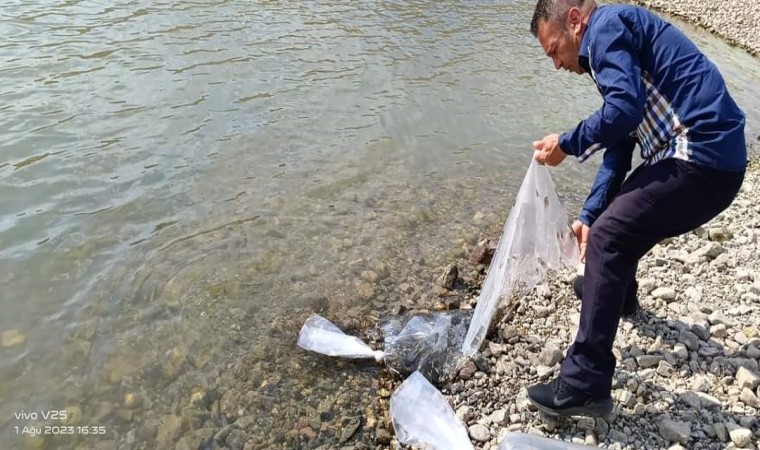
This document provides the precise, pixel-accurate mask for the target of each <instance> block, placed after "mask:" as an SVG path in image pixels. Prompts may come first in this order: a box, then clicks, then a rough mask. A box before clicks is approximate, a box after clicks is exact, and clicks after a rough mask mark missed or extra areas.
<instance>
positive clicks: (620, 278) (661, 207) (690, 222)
mask: <svg viewBox="0 0 760 450" xmlns="http://www.w3.org/2000/svg"><path fill="white" fill-rule="evenodd" d="M743 180H744V172H743V171H742V172H725V171H720V170H715V169H710V168H707V167H704V166H699V165H696V164H693V163H687V162H685V161H680V160H676V159H665V160H663V161H660V162H658V163H655V164H653V165H651V166H640V167H638V168H637V169H636V170H635V171H634V172H633V173H632V174H631V175H630V176H629V177H628V179H627V180H626V181H625V182H624V183H623V186H622V188H621V190H620V193H619V194H618V195H617V197H615V199H614V200H613V201H612V202H611V203H610V205H609V206H608V207H607V209H606V210H605V211H604V213H603V214H602V215H601V216H600V217H599V218H598V219H597V220H596V222H595V223H594V224H593V226H592V227H591V233H590V234H589V238H588V244H587V247H586V270H585V273H584V285H583V300H582V302H581V319H580V325H579V328H578V334H577V335H576V337H575V343H573V345H572V346H571V347H570V349H569V350H568V352H567V357H566V358H565V360H564V362H563V363H562V369H561V372H560V376H561V377H562V378H563V379H564V380H565V381H566V382H568V383H569V384H570V385H572V386H574V387H576V388H578V389H580V390H582V391H585V392H587V393H589V394H591V395H592V396H595V397H604V396H607V395H609V394H610V390H611V384H612V375H613V373H614V371H615V356H614V355H613V354H612V344H613V341H614V340H615V334H616V333H617V328H618V323H619V322H620V315H621V312H622V309H623V303H624V301H625V297H626V292H627V290H628V288H629V285H630V284H631V283H633V281H634V279H635V276H636V269H637V267H638V263H639V259H641V257H643V256H644V255H645V254H646V253H647V252H648V251H649V250H650V249H651V248H652V247H654V246H655V244H657V243H658V242H659V241H661V240H662V239H664V238H667V237H674V236H678V235H680V234H683V233H686V232H688V231H691V230H693V229H694V228H696V227H698V226H700V225H702V224H704V223H706V222H708V221H709V220H710V219H712V218H713V217H715V216H716V215H718V214H719V213H720V212H721V211H723V210H724V209H726V208H727V207H728V206H729V205H730V204H731V202H732V201H733V199H734V197H736V194H737V193H738V192H739V188H740V187H741V184H742V181H743Z"/></svg>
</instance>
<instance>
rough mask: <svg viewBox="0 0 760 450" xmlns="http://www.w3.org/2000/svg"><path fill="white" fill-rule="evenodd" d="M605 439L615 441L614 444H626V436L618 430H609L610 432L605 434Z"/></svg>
mask: <svg viewBox="0 0 760 450" xmlns="http://www.w3.org/2000/svg"><path fill="white" fill-rule="evenodd" d="M607 437H608V438H610V440H612V441H615V442H620V443H622V444H627V443H628V435H626V434H625V433H623V432H622V431H619V430H614V429H613V430H610V432H609V433H607Z"/></svg>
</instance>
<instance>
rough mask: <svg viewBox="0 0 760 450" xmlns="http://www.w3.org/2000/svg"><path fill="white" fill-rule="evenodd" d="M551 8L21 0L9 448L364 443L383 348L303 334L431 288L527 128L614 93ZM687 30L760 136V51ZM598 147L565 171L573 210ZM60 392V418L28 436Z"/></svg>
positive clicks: (6, 71)
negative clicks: (587, 64)
mask: <svg viewBox="0 0 760 450" xmlns="http://www.w3.org/2000/svg"><path fill="white" fill-rule="evenodd" d="M532 4H533V1H527V0H516V1H512V2H491V1H477V2H451V1H430V0H417V1H405V2H394V1H385V2H382V1H381V2H376V1H368V2H359V3H356V4H350V3H347V2H338V1H334V0H328V1H323V2H285V1H278V0H253V1H241V0H227V1H213V2H212V1H207V0H196V1H179V0H176V1H161V0H153V1H149V0H124V1H120V2H91V1H76V0H66V1H43V0H25V1H18V0H10V1H8V2H5V3H4V5H3V9H2V13H0V35H1V36H2V41H0V59H1V60H2V64H0V86H2V87H1V88H0V99H2V101H0V124H1V125H2V129H3V130H4V136H3V137H4V139H3V141H2V143H0V148H1V149H2V150H1V151H0V193H1V195H0V286H1V288H0V332H2V333H3V345H2V347H0V358H1V359H0V441H2V442H4V443H7V445H8V446H9V447H6V444H4V445H3V447H4V448H24V447H28V448H125V449H126V448H175V447H176V448H191V447H193V446H194V448H197V447H198V445H197V443H198V442H201V444H203V445H205V444H208V445H211V444H210V443H209V442H210V441H209V440H208V439H207V437H208V436H213V435H214V434H215V433H217V432H218V430H220V429H223V428H224V426H225V425H227V424H229V423H233V422H234V421H235V420H238V425H240V424H241V423H245V424H246V425H245V426H243V425H240V428H241V429H242V430H243V431H240V430H236V431H235V433H233V434H234V439H233V438H231V437H227V438H225V436H227V434H226V433H225V434H224V435H218V436H217V438H218V439H217V441H216V444H214V445H216V446H217V447H214V448H221V447H224V448H241V447H242V443H245V442H247V445H248V448H278V447H283V448H301V447H302V446H303V447H307V446H308V447H311V448H313V447H316V446H318V445H325V446H327V448H332V447H333V446H338V442H339V441H340V436H341V434H342V430H344V429H345V428H346V426H347V423H348V424H349V426H350V421H351V420H353V419H352V417H355V416H362V418H361V419H360V422H361V424H362V425H363V426H362V427H361V428H360V430H359V431H358V432H357V433H356V434H354V435H353V436H352V437H350V438H346V439H347V441H346V442H347V443H351V442H361V441H364V442H368V441H369V442H372V439H373V437H372V436H374V434H373V433H374V430H373V429H372V427H371V425H370V424H369V423H368V420H369V419H368V418H367V417H366V414H364V415H363V411H364V410H365V409H366V408H367V405H366V404H364V403H363V402H371V401H372V400H371V399H372V398H375V397H377V396H378V386H377V385H376V381H375V380H374V378H375V377H376V375H377V373H378V370H380V369H376V368H374V367H373V366H367V365H361V366H355V365H351V364H345V363H332V362H330V361H327V360H326V359H322V358H319V357H318V356H316V355H307V354H305V353H303V352H301V351H300V350H298V349H296V348H295V340H296V336H297V333H298V327H299V325H300V323H302V321H303V318H305V317H306V316H307V315H308V314H309V313H311V312H320V313H322V314H323V315H326V316H328V317H330V318H331V319H333V320H335V321H336V323H338V324H339V325H341V326H343V327H346V328H348V329H351V330H353V331H355V332H357V333H359V332H360V331H361V330H363V329H364V328H366V327H367V326H368V325H371V324H372V323H373V322H374V320H375V319H376V318H377V317H378V316H380V315H382V314H384V313H386V312H387V311H389V310H390V309H391V308H393V307H394V306H396V305H399V304H408V305H410V306H412V307H430V306H432V304H433V303H434V302H435V301H436V300H437V297H436V295H437V292H438V291H439V290H440V289H439V288H437V287H436V286H437V284H436V283H435V276H436V275H438V274H439V273H440V272H441V268H442V267H443V266H445V265H447V264H449V263H452V262H453V263H459V264H460V266H464V265H466V264H465V263H464V259H465V258H466V256H467V254H468V251H469V249H471V248H472V246H473V244H474V243H475V242H476V241H477V240H478V238H479V237H481V236H483V235H486V234H493V233H497V232H498V230H499V229H500V228H501V226H502V224H503V222H504V220H505V219H506V216H507V213H508V210H509V206H510V205H511V202H512V200H513V198H514V195H515V193H516V191H517V188H518V187H519V184H520V181H521V180H522V176H523V173H524V171H525V169H526V167H527V164H528V163H529V160H530V155H531V153H532V152H531V150H530V143H531V142H532V141H533V140H535V139H537V138H540V137H543V135H544V134H546V133H549V132H554V131H564V130H565V129H567V128H569V127H570V126H572V125H573V124H575V123H577V121H578V120H580V119H582V118H583V117H585V115H587V114H589V113H590V112H592V111H593V110H594V108H596V107H598V106H599V104H600V99H599V97H598V94H597V93H596V90H595V88H594V87H593V85H592V83H591V80H590V79H588V77H578V76H573V75H569V74H567V73H558V72H556V71H554V69H553V67H552V64H551V61H550V60H549V59H548V58H546V57H545V56H544V54H543V51H542V50H541V49H540V47H539V46H538V44H537V42H536V41H535V40H534V39H533V38H532V37H531V36H530V34H529V32H528V24H529V21H530V16H531V14H532ZM684 27H685V28H686V29H687V31H688V33H689V34H690V35H691V36H693V37H694V38H695V39H696V40H697V41H698V43H699V44H700V45H701V46H702V47H703V49H704V50H705V51H706V52H707V53H708V54H709V55H710V56H711V58H713V59H714V61H715V62H716V63H717V64H718V65H719V66H720V67H721V69H722V70H723V73H724V75H725V77H726V79H727V80H728V82H729V84H730V86H731V89H732V92H733V93H734V95H735V97H736V98H737V100H738V102H739V103H740V105H741V106H742V108H743V109H744V110H745V112H747V114H748V117H749V121H750V123H749V126H748V138H749V139H752V140H755V139H756V136H757V135H758V126H757V123H758V122H757V119H758V118H759V117H760V99H758V97H757V95H756V93H757V88H758V86H759V85H760V62H758V60H756V59H753V58H751V57H749V56H748V55H746V54H745V53H744V52H743V51H741V50H737V49H733V48H731V47H729V46H727V45H725V44H723V43H722V42H721V41H719V40H717V39H715V38H714V37H712V36H710V35H707V34H706V33H704V32H701V31H698V30H694V29H691V28H690V27H688V26H684ZM594 164H598V162H590V163H588V165H589V167H582V166H579V165H578V164H575V163H574V162H570V164H564V165H563V166H562V167H560V168H557V169H553V172H552V173H553V176H554V181H555V183H556V185H557V186H558V190H559V191H560V196H561V198H562V199H563V200H564V201H565V202H566V205H567V207H568V211H569V212H574V211H576V210H577V208H578V207H579V205H580V203H581V201H582V199H583V197H584V195H585V193H586V189H587V188H588V185H589V183H590V181H591V180H592V178H593V175H594V170H593V167H594ZM331 399H332V400H331ZM325 401H327V402H328V403H330V402H332V403H333V404H334V405H337V406H334V407H332V408H330V407H325V406H324V402H325ZM325 408H327V409H325ZM338 410H340V414H336V411H338ZM51 411H66V413H65V415H66V416H67V417H68V418H67V420H65V421H63V422H62V424H63V425H67V426H68V427H69V428H65V429H54V428H50V429H47V430H45V429H44V428H41V429H40V430H38V431H40V432H41V433H42V436H39V435H38V436H34V437H32V436H31V434H35V432H34V431H35V427H43V426H44V424H53V423H55V424H61V423H59V422H57V421H50V420H45V419H43V417H42V416H43V415H44V416H45V417H48V418H49V417H50V412H51ZM315 411H316V412H317V413H319V414H318V415H319V416H320V419H319V420H320V421H321V423H316V424H315V423H313V420H314V419H313V416H314V414H315ZM320 411H321V413H320ZM31 414H37V418H36V419H34V418H32V415H31ZM61 415H63V414H61ZM241 417H242V418H244V419H245V422H243V421H242V419H240V418H241ZM303 420H306V421H310V420H311V421H312V422H309V427H308V428H309V430H312V431H313V432H314V433H315V434H316V435H317V437H314V436H310V433H309V432H303V430H304V429H305V428H307V427H304V426H303V425H304V424H303V423H301V424H300V425H299V421H303ZM380 421H381V422H382V418H381V420H380ZM386 425H387V423H386ZM24 427H27V428H24ZM294 429H295V430H301V431H300V433H301V434H298V433H296V436H293V434H292V430H294ZM198 430H201V431H200V432H199V431H198ZM226 432H227V433H229V432H230V430H229V428H228V429H227V430H226ZM289 432H291V433H290V434H288V433H289ZM60 433H72V435H69V436H63V435H61V434H60ZM240 433H243V434H242V435H241V434H240ZM231 436H232V434H231ZM190 437H193V439H196V441H192V439H190ZM191 441H192V442H191ZM207 447H208V448H212V447H210V446H207Z"/></svg>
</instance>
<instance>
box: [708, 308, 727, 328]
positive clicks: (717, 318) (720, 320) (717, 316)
mask: <svg viewBox="0 0 760 450" xmlns="http://www.w3.org/2000/svg"><path fill="white" fill-rule="evenodd" d="M707 320H709V321H710V325H719V324H720V325H730V324H731V323H730V322H729V320H728V319H727V318H726V316H725V315H724V314H723V313H722V312H720V311H713V313H712V314H710V315H709V316H708V317H707Z"/></svg>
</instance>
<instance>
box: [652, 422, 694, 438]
mask: <svg viewBox="0 0 760 450" xmlns="http://www.w3.org/2000/svg"><path fill="white" fill-rule="evenodd" d="M657 429H658V430H659V432H660V436H662V438H663V439H665V440H666V441H668V442H678V443H680V444H686V443H687V442H689V438H690V437H691V425H690V424H689V423H687V422H676V421H674V420H671V419H663V420H661V421H660V423H659V424H657Z"/></svg>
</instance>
